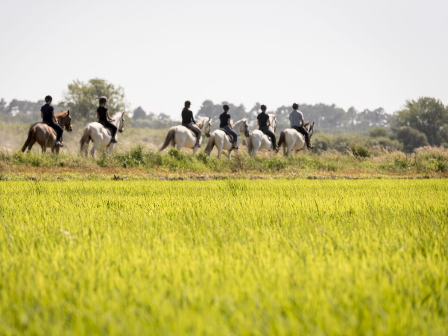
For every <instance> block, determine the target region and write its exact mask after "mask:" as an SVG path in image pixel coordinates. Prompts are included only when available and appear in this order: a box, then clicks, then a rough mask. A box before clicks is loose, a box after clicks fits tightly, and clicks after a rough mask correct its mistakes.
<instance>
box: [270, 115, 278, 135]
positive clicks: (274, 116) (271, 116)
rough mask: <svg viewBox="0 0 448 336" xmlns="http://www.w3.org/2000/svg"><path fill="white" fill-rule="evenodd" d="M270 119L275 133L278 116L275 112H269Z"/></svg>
mask: <svg viewBox="0 0 448 336" xmlns="http://www.w3.org/2000/svg"><path fill="white" fill-rule="evenodd" d="M269 121H270V122H271V127H272V129H273V130H274V133H275V132H276V131H277V116H276V115H275V114H272V113H270V114H269Z"/></svg>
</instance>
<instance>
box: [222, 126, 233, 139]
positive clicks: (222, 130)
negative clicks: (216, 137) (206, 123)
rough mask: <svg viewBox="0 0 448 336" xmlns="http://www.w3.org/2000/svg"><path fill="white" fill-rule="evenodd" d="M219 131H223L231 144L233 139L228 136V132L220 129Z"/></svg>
mask: <svg viewBox="0 0 448 336" xmlns="http://www.w3.org/2000/svg"><path fill="white" fill-rule="evenodd" d="M219 130H220V131H223V132H224V133H225V134H226V135H227V138H228V139H229V141H230V142H233V137H232V136H231V135H230V134H229V132H227V130H226V129H224V128H220V129H219Z"/></svg>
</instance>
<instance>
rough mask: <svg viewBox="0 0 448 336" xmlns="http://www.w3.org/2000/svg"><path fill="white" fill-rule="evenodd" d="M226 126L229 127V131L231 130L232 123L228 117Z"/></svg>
mask: <svg viewBox="0 0 448 336" xmlns="http://www.w3.org/2000/svg"><path fill="white" fill-rule="evenodd" d="M227 125H229V127H230V128H231V129H233V127H232V123H231V122H230V117H228V118H227Z"/></svg>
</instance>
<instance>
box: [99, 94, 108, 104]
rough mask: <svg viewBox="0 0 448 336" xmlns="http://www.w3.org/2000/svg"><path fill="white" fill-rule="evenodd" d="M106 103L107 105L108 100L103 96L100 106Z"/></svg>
mask: <svg viewBox="0 0 448 336" xmlns="http://www.w3.org/2000/svg"><path fill="white" fill-rule="evenodd" d="M104 103H107V98H106V97H104V96H103V97H101V98H100V105H101V104H104Z"/></svg>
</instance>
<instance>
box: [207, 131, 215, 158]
mask: <svg viewBox="0 0 448 336" xmlns="http://www.w3.org/2000/svg"><path fill="white" fill-rule="evenodd" d="M213 146H215V133H212V134H211V135H210V138H209V139H208V142H207V147H205V152H206V153H207V154H208V155H210V153H211V152H212V150H213Z"/></svg>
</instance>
